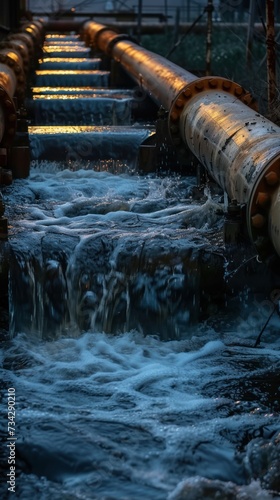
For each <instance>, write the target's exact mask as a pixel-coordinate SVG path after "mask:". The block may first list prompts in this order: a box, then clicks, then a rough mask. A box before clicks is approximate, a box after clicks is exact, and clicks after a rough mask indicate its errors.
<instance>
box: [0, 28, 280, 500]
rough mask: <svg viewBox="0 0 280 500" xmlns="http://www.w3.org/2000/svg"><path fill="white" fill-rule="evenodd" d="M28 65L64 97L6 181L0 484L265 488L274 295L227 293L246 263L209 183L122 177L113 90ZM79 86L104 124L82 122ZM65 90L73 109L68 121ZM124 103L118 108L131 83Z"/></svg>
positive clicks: (272, 472)
mask: <svg viewBox="0 0 280 500" xmlns="http://www.w3.org/2000/svg"><path fill="white" fill-rule="evenodd" d="M69 47H70V49H71V50H70V49H69ZM51 51H52V54H51V56H50V53H51ZM60 52H62V53H60ZM85 52H86V51H85V50H83V47H82V46H81V44H79V43H78V41H77V38H76V37H73V38H71V37H70V36H67V37H57V39H56V38H54V36H52V37H48V38H47V43H46V46H45V53H46V54H47V57H53V55H54V53H55V57H58V53H60V54H59V57H69V53H71V56H72V57H73V56H74V55H75V56H76V57H81V54H83V55H84V56H85ZM87 56H88V57H89V53H87ZM61 64H63V63H61ZM66 64H67V67H68V66H69V62H68V63H66ZM61 68H62V67H61ZM46 71H48V70H46ZM52 71H55V70H52ZM81 71H82V70H81ZM97 71H98V70H97ZM44 78H45V79H46V80H45V83H44V84H46V85H47V87H48V88H47V89H44V90H42V92H41V93H42V95H43V96H46V95H50V94H51V92H52V91H51V89H50V87H49V86H50V85H52V84H53V83H54V85H58V87H59V88H58V89H55V95H58V93H60V95H65V94H66V95H67V94H68V95H69V94H70V95H72V96H74V95H75V96H76V98H75V99H72V100H71V99H70V100H68V99H63V100H62V101H61V102H60V103H59V105H58V97H56V98H55V106H54V107H53V110H54V111H55V110H56V106H57V105H58V106H59V108H58V115H59V116H60V117H61V120H62V122H61V125H60V126H59V127H57V125H56V121H55V117H56V114H55V113H53V116H54V123H53V126H50V124H48V126H47V124H44V125H42V123H41V122H40V124H37V123H33V124H32V126H31V127H30V144H31V152H32V158H33V162H32V169H31V174H30V177H29V178H28V179H26V180H16V181H14V183H13V184H12V186H10V187H7V188H6V190H5V198H6V200H7V208H6V213H7V216H8V218H9V221H10V223H11V228H10V237H9V247H10V256H9V259H10V330H11V331H10V333H11V334H12V335H13V338H12V339H11V338H8V336H7V335H5V332H3V338H4V343H3V345H4V348H3V351H2V354H1V375H2V385H3V388H4V393H3V394H4V397H3V402H4V405H3V408H2V409H1V416H2V417H3V418H1V435H2V437H3V443H4V447H3V450H4V453H3V456H2V459H1V464H2V470H3V474H2V476H3V478H4V481H3V482H2V483H1V497H2V498H10V497H11V498H19V499H21V500H25V499H26V500H27V499H28V500H29V499H30V498H32V497H35V498H40V499H41V498H42V499H46V500H48V499H52V500H61V499H64V498H65V499H66V498H67V499H68V498H73V499H74V498H77V499H78V498H85V499H96V500H97V499H98V500H103V499H104V500H105V499H106V500H109V499H110V500H113V499H114V500H138V499H139V500H140V499H142V498H143V497H144V496H145V497H146V498H148V499H151V500H163V499H168V500H184V499H187V500H201V499H202V498H203V499H212V498H213V499H214V498H222V499H223V500H233V499H240V500H241V499H242V500H252V499H259V500H265V499H269V500H271V499H273V498H280V496H279V491H280V478H279V465H280V449H279V423H280V421H279V410H280V407H279V364H280V355H279V349H278V348H279V340H278V339H279V334H278V332H279V317H278V316H277V314H275V315H273V317H272V320H271V322H270V323H269V325H268V327H267V329H266V331H265V333H264V335H263V338H262V344H261V346H262V348H261V349H260V348H259V349H255V348H254V347H253V346H254V343H255V340H256V337H257V335H258V333H259V331H260V330H261V328H262V326H263V325H264V323H265V321H266V319H267V317H268V315H269V314H270V313H271V307H273V306H272V303H271V302H270V301H268V300H267V301H259V300H258V296H257V295H255V296H253V297H252V294H251V293H249V291H248V290H246V289H245V290H244V292H243V294H242V295H240V296H239V297H237V298H235V299H234V297H232V301H230V300H229V296H230V293H229V291H230V289H231V287H233V288H234V279H235V278H236V275H238V274H239V273H240V272H243V269H244V267H243V266H242V258H241V259H239V262H240V260H241V266H240V268H236V269H235V270H234V271H232V270H231V274H229V271H228V266H229V263H228V262H227V261H226V259H225V255H224V252H223V251H222V250H221V249H222V244H221V230H222V220H221V217H220V215H219V209H218V207H219V206H218V204H217V199H219V197H220V194H218V195H217V199H216V198H215V197H211V196H210V195H209V193H208V192H205V193H204V196H203V197H202V198H200V199H198V200H196V199H195V198H194V196H193V187H194V186H195V179H194V178H192V177H182V176H179V175H172V176H165V177H164V176H160V175H155V174H150V175H138V173H137V169H136V158H137V152H138V149H139V146H140V144H141V143H142V142H143V141H144V140H146V139H147V138H148V137H149V136H150V134H151V133H152V131H153V130H152V129H151V127H149V126H147V125H145V124H141V123H138V124H134V123H132V121H126V123H125V124H123V123H122V122H117V123H116V122H114V121H113V120H112V121H110V119H111V118H112V117H111V115H110V117H109V116H108V113H109V111H108V109H109V108H108V107H107V101H106V99H110V97H108V96H109V95H110V92H111V95H112V96H113V98H112V102H114V101H116V99H115V97H114V92H113V91H108V90H107V91H104V89H101V88H99V89H94V90H92V89H91V90H90V91H89V90H86V88H85V87H83V85H84V86H85V85H86V86H87V85H88V82H87V81H85V79H84V75H82V76H81V78H80V79H79V77H78V76H77V77H76V83H75V84H77V86H78V87H79V89H78V90H70V89H68V90H67V89H63V86H64V85H65V84H66V85H67V81H69V80H67V78H68V76H67V77H65V79H64V76H63V75H60V74H58V75H57V76H56V78H57V79H58V80H59V81H58V80H56V79H55V81H54V80H53V76H49V77H48V76H45V77H44ZM37 83H38V84H39V85H41V81H40V77H39V76H38V81H37V82H36V85H37ZM72 84H74V82H72ZM91 85H93V84H92V83H91ZM94 85H95V84H94ZM99 85H100V87H103V85H104V83H103V80H102V79H101V80H100V83H99ZM83 89H84V91H85V94H84V96H83V97H82V98H80V97H77V96H80V95H81V94H82V93H83ZM88 92H90V94H88ZM105 92H106V93H105ZM102 93H103V94H104V93H105V95H106V94H107V95H106V99H105V101H103V104H102V102H100V101H98V104H97V105H96V103H95V102H94V99H95V97H92V96H93V94H94V95H98V96H99V99H100V98H101V95H102ZM38 94H40V91H38V90H37V95H38ZM86 95H90V96H91V97H89V99H90V100H91V101H90V102H91V104H90V105H92V106H94V107H95V106H96V107H97V108H98V110H99V111H98V113H99V115H100V116H101V117H102V116H103V118H102V119H103V120H104V121H106V126H102V127H101V126H100V123H101V124H102V125H103V124H104V121H103V122H100V121H99V122H98V123H97V124H96V123H95V122H94V120H93V121H90V123H88V122H86V123H85V122H83V120H80V117H81V116H86V113H88V106H87V104H88V103H89V100H88V98H87V97H85V96H86ZM44 99H45V101H47V99H46V98H45V97H43V98H42V102H43V101H44ZM72 101H75V102H77V103H78V104H79V106H80V110H81V111H80V112H79V117H78V119H77V121H75V123H71V126H69V122H68V121H67V123H65V120H68V118H67V116H68V110H69V111H70V110H71V102H72ZM122 101H123V98H120V102H122ZM124 101H125V108H120V117H122V114H124V115H125V119H126V120H128V119H131V118H130V109H131V108H130V107H127V106H131V103H133V100H131V96H130V95H129V92H128V93H126V97H125V99H124ZM34 102H36V100H35V101H34ZM112 102H111V105H112ZM129 103H130V104H129ZM123 104H124V103H123V102H122V104H121V106H122V105H123ZM114 105H115V104H114ZM44 106H46V108H45V109H48V108H47V107H48V106H49V107H50V108H51V107H52V104H51V105H49V104H47V102H46V103H45V104H44ZM42 109H43V108H41V107H40V106H39V107H38V110H37V115H38V114H39V116H40V119H41V118H42ZM77 109H78V108H77ZM83 112H85V114H83ZM111 112H112V106H111V107H110V113H111ZM74 113H75V112H73V114H72V115H71V120H70V121H72V117H73V115H74ZM90 113H91V112H90ZM37 115H36V112H35V113H34V115H33V116H34V117H35V118H34V120H35V119H36V116H37ZM63 115H65V118H64V119H63ZM87 116H88V115H87ZM48 120H49V121H51V118H50V114H49V115H48ZM107 120H108V122H107ZM63 121H64V123H63ZM77 123H78V125H77ZM81 123H82V125H81ZM120 125H121V126H120ZM252 265H253V264H252ZM254 265H257V263H255V262H254ZM239 269H240V270H241V271H240V270H239ZM227 272H228V279H227V280H226V279H225V277H226V275H227ZM262 286H265V282H264V284H263V285H262ZM226 297H227V298H226ZM226 300H227V301H228V303H226ZM198 320H199V322H198ZM163 340H168V341H167V342H163ZM7 388H14V389H15V394H16V396H15V397H16V401H17V403H16V420H15V422H16V425H15V436H14V437H15V439H16V453H17V456H16V489H15V491H16V493H13V491H11V490H10V496H9V491H8V487H9V484H8V483H7V481H8V478H9V476H7V474H8V471H9V465H8V460H7V454H8V451H9V449H8V448H7V405H6V403H7V394H8V392H7ZM7 450H8V451H7Z"/></svg>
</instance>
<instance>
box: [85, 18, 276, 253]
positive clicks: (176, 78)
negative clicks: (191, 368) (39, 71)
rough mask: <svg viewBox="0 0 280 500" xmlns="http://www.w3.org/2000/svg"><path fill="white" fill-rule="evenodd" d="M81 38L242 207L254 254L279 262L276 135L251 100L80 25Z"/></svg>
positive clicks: (108, 32) (102, 30) (102, 29)
mask: <svg viewBox="0 0 280 500" xmlns="http://www.w3.org/2000/svg"><path fill="white" fill-rule="evenodd" d="M82 36H83V38H84V39H85V41H86V43H87V44H88V45H91V46H92V47H93V48H95V49H98V50H101V51H103V52H105V54H107V55H109V56H111V57H113V58H114V59H115V60H116V61H118V62H119V63H120V64H121V65H122V67H123V68H124V69H125V70H126V71H127V72H128V74H129V75H130V76H131V77H132V78H133V79H134V80H135V81H136V82H137V83H138V84H139V85H141V86H142V87H143V88H144V89H145V90H146V91H147V92H148V93H149V95H150V96H151V97H152V99H153V100H154V101H155V102H157V103H158V104H161V105H162V106H164V107H165V109H166V110H167V111H169V130H170V135H171V137H172V138H173V141H174V143H175V144H176V146H177V147H179V148H183V149H184V148H186V146H187V148H189V149H190V150H191V151H192V152H193V154H194V155H195V156H196V157H197V158H198V160H199V161H200V162H201V163H202V164H203V165H204V166H205V167H206V169H207V170H208V171H209V172H210V174H211V175H212V177H213V178H214V179H215V180H216V182H217V183H218V184H219V185H220V186H221V187H222V188H223V189H224V190H225V191H227V193H228V195H229V196H230V198H231V199H235V200H237V202H238V203H240V204H241V205H246V210H247V226H248V232H249V235H250V237H251V240H252V242H253V243H254V245H255V246H256V248H257V250H258V252H259V253H260V254H261V255H263V256H264V257H268V256H270V255H271V253H272V252H273V251H276V253H277V254H278V255H280V217H279V210H280V201H279V198H280V193H279V194H278V191H280V187H279V186H280V128H279V127H278V126H276V125H275V124H273V123H272V122H271V121H269V120H267V119H266V118H264V117H263V116H261V115H260V114H259V113H257V111H256V107H255V103H254V100H253V98H252V97H251V95H250V94H249V93H248V92H246V91H245V90H244V89H243V88H242V87H241V86H240V85H238V84H237V83H235V82H232V81H230V80H227V79H224V78H220V77H203V78H197V77H196V76H195V75H193V74H191V73H189V72H188V71H185V70H184V69H182V68H181V67H179V66H177V65H175V64H173V63H171V62H169V61H167V60H166V59H164V58H163V57H161V56H159V55H157V54H154V53H152V52H150V51H148V50H146V49H144V48H142V47H140V46H138V45H137V44H136V43H134V42H133V41H131V40H128V37H127V36H125V35H120V34H117V33H116V32H114V31H113V30H112V29H111V28H109V27H106V26H104V25H101V24H98V23H94V22H91V21H89V22H87V23H85V25H84V27H83V35H82Z"/></svg>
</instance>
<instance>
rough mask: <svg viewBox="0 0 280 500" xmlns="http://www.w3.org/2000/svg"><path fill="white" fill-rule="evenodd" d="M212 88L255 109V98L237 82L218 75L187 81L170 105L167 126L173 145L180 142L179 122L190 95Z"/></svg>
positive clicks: (211, 89) (208, 90)
mask: <svg viewBox="0 0 280 500" xmlns="http://www.w3.org/2000/svg"><path fill="white" fill-rule="evenodd" d="M213 90H214V91H216V92H217V91H218V92H219V91H220V92H228V93H230V94H232V95H234V96H236V97H237V98H238V99H239V100H241V101H242V102H243V103H244V104H246V105H247V106H249V107H251V108H252V109H254V110H257V103H256V100H255V99H254V98H253V97H252V95H251V94H250V93H249V92H247V91H246V90H245V89H244V88H243V87H241V85H239V84H238V83H235V82H233V81H231V80H228V79H226V78H222V77H218V76H205V77H202V78H198V79H197V80H194V81H192V82H190V83H188V84H187V85H186V86H185V87H184V88H183V89H182V90H181V91H180V92H179V94H178V95H177V96H176V97H175V99H174V101H173V102H172V105H171V107H170V110H169V117H168V124H169V126H168V128H169V134H170V137H171V140H172V142H173V143H174V144H175V145H176V144H178V143H181V140H180V138H181V134H180V128H179V122H180V117H181V114H182V111H183V109H184V107H185V105H186V104H188V103H189V102H190V100H191V99H192V97H194V96H195V95H197V94H199V93H201V92H210V91H213ZM174 125H175V126H174Z"/></svg>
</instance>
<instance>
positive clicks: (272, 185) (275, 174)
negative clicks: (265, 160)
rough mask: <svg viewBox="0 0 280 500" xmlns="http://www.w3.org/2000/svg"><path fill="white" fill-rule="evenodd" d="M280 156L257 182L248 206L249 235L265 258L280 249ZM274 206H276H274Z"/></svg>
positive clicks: (270, 164)
mask: <svg viewBox="0 0 280 500" xmlns="http://www.w3.org/2000/svg"><path fill="white" fill-rule="evenodd" d="M279 190H280V156H279V155H278V156H277V157H276V158H274V159H273V160H272V161H271V162H270V163H269V164H268V165H267V166H266V167H265V168H264V169H263V170H262V172H261V175H260V176H259V179H258V180H257V182H255V185H254V189H253V191H252V195H251V198H250V201H249V203H248V206H247V227H248V230H249V236H250V238H251V240H252V242H253V243H254V245H255V247H256V249H257V251H258V253H259V254H260V255H261V256H263V257H264V258H267V257H269V256H270V255H271V254H273V253H274V252H275V250H276V252H277V253H278V255H279V249H280V222H279V217H278V214H279V201H278V200H279ZM273 207H274V208H273Z"/></svg>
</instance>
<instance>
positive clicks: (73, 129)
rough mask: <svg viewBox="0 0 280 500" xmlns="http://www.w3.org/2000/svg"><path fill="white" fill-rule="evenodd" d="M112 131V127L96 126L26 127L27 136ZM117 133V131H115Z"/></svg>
mask: <svg viewBox="0 0 280 500" xmlns="http://www.w3.org/2000/svg"><path fill="white" fill-rule="evenodd" d="M108 131H112V127H109V126H97V125H92V126H89V125H75V126H73V125H60V126H57V125H39V126H38V125H34V126H29V127H28V132H29V134H41V135H51V134H56V135H57V134H79V133H80V132H98V133H100V132H103V133H104V132H108ZM117 131H118V129H117Z"/></svg>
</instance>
